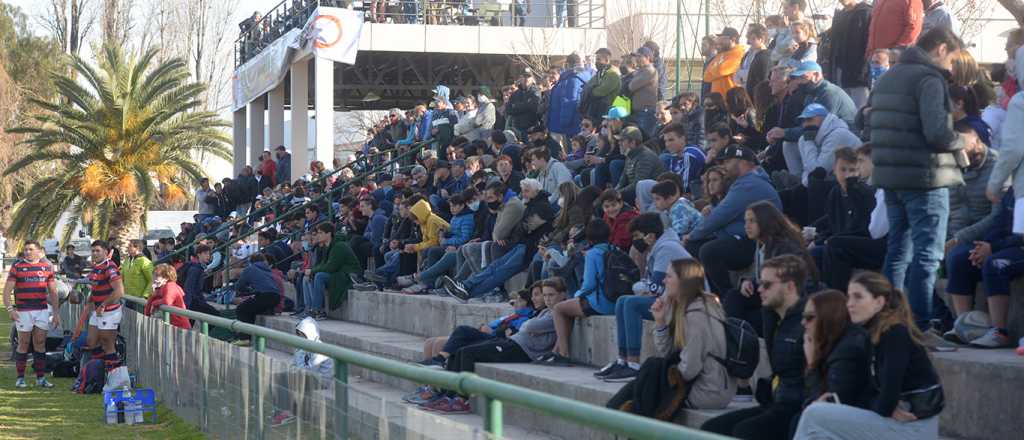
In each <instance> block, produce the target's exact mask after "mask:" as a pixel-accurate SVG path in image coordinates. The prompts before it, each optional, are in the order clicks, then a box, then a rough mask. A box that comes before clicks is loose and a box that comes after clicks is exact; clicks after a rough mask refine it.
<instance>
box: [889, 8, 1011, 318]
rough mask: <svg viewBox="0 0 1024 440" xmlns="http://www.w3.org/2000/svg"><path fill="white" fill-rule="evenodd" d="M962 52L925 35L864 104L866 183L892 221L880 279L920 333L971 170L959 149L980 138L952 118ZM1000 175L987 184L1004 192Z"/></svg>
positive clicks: (940, 37) (953, 39)
mask: <svg viewBox="0 0 1024 440" xmlns="http://www.w3.org/2000/svg"><path fill="white" fill-rule="evenodd" d="M878 9H879V6H878V5H876V6H875V10H876V11H877V10H878ZM872 26H874V23H872ZM964 49H965V46H964V44H963V41H962V40H960V38H959V37H957V36H956V35H955V34H953V33H952V31H950V30H948V29H934V30H932V31H930V32H929V33H928V34H926V35H923V36H922V37H921V39H920V40H919V41H918V42H917V45H915V46H912V47H910V48H908V49H907V50H906V51H904V52H903V55H902V56H901V57H900V61H899V63H897V64H896V65H894V66H893V67H892V69H890V70H889V72H887V73H886V74H885V75H883V76H882V77H881V78H879V79H878V83H877V84H875V87H874V89H873V90H872V94H871V103H870V104H869V105H870V107H871V113H870V116H869V117H870V118H871V121H870V122H871V132H870V133H871V147H872V149H871V160H872V162H873V163H874V165H875V169H874V173H873V174H872V177H871V180H872V183H874V184H875V185H876V186H878V187H879V188H881V189H884V190H885V205H886V212H887V213H888V217H889V240H888V246H889V247H888V251H887V254H886V258H885V266H884V273H885V274H886V276H888V277H889V279H890V280H892V281H893V284H895V285H897V286H905V287H906V292H907V299H908V300H909V302H910V307H911V309H912V310H913V312H914V318H915V320H916V321H917V323H918V325H919V326H921V328H922V329H927V328H928V323H929V320H930V319H931V317H932V314H931V311H932V309H931V301H932V293H933V291H934V287H935V273H936V271H937V270H938V268H939V263H940V261H941V260H942V258H943V251H944V248H943V246H944V244H945V242H946V225H947V222H948V218H949V188H950V187H953V186H960V185H963V184H964V179H963V174H962V171H961V168H964V167H966V166H969V163H967V162H969V160H968V159H967V155H966V153H965V152H964V151H963V150H964V145H965V144H966V143H969V142H974V139H975V138H976V137H977V135H976V134H975V133H974V132H973V130H969V133H957V132H956V131H955V130H954V127H953V119H952V116H951V109H950V107H951V104H950V93H949V85H948V82H947V80H946V78H948V75H949V71H950V69H952V66H953V60H955V59H956V58H957V57H958V56H959V52H960V51H961V50H964ZM1004 139H1005V138H1004ZM1004 147H1005V146H1004ZM1004 157H1005V156H1004ZM1002 159H1003V158H1002V157H1001V158H1000V161H1001V160H1002ZM999 169H1000V167H999V165H998V164H997V165H996V169H995V171H993V173H992V177H991V179H992V180H991V182H998V185H999V186H1000V187H1002V185H1003V183H1004V182H1005V181H1006V177H1007V175H1006V174H1002V175H1001V176H1000V175H999V174H998V171H999ZM990 186H991V183H990ZM990 200H991V198H990Z"/></svg>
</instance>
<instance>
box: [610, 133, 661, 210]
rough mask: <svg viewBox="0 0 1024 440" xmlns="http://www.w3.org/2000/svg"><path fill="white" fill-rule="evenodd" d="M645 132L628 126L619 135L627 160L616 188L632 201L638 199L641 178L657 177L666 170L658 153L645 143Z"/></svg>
mask: <svg viewBox="0 0 1024 440" xmlns="http://www.w3.org/2000/svg"><path fill="white" fill-rule="evenodd" d="M643 136H644V135H643V133H642V132H641V131H640V129H639V128H636V127H626V128H624V129H623V130H622V134H621V135H619V136H618V137H617V140H618V141H619V144H620V146H621V148H622V152H623V154H625V155H626V162H625V165H624V167H623V169H622V177H620V178H619V182H618V185H616V187H615V188H616V189H617V190H618V191H619V193H621V194H622V197H623V198H624V199H625V200H626V201H627V202H630V203H633V202H635V201H636V185H637V183H638V182H640V181H641V180H648V179H651V180H653V179H655V178H656V177H658V175H659V174H661V173H663V172H665V165H664V164H663V163H662V161H661V159H659V158H658V155H657V154H655V153H654V152H653V151H651V149H650V148H647V147H646V146H645V145H644V144H643Z"/></svg>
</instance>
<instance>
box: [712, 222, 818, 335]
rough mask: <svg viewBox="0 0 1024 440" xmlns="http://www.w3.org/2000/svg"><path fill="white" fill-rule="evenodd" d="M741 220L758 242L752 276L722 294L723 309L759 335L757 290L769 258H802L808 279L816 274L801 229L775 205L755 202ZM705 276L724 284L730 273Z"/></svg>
mask: <svg viewBox="0 0 1024 440" xmlns="http://www.w3.org/2000/svg"><path fill="white" fill-rule="evenodd" d="M743 219H744V223H745V224H744V229H745V230H746V233H747V238H749V239H751V240H754V241H756V242H757V250H755V251H754V264H753V266H752V269H753V273H752V276H750V277H745V278H743V279H741V280H740V287H739V289H730V290H728V291H726V292H725V293H724V294H723V295H722V306H723V307H724V308H725V312H726V314H727V315H729V316H730V317H733V318H739V319H743V320H745V321H748V322H750V323H751V325H753V326H754V328H755V329H757V331H758V332H759V333H760V332H762V331H763V328H762V325H761V323H762V319H761V296H760V295H758V293H757V287H758V284H759V281H760V280H759V277H760V274H761V265H762V264H763V263H764V262H765V261H767V260H769V259H771V258H774V257H777V256H779V255H787V254H790V255H796V256H798V257H801V258H803V260H804V262H806V263H807V267H808V272H809V273H810V274H812V275H811V276H810V277H809V278H810V279H815V278H816V273H817V271H816V270H815V269H814V267H815V266H814V260H813V259H812V258H811V256H810V254H808V253H807V244H806V242H805V241H804V238H803V236H802V235H801V234H800V230H799V229H797V226H796V225H795V224H793V222H792V221H790V220H789V219H788V218H786V216H785V215H783V214H782V211H779V209H778V208H776V207H775V205H772V204H771V203H769V202H757V203H754V204H752V205H750V207H748V208H747V211H746V212H745V213H744V214H743ZM708 276H709V279H710V280H711V282H712V284H714V283H715V280H716V279H722V281H719V282H720V283H725V281H726V280H727V278H728V276H729V274H728V272H725V273H709V274H708ZM717 285H730V284H729V283H725V284H717ZM800 287H803V286H800Z"/></svg>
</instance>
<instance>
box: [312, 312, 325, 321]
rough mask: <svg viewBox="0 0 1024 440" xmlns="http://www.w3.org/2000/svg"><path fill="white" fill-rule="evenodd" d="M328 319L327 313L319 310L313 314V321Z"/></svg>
mask: <svg viewBox="0 0 1024 440" xmlns="http://www.w3.org/2000/svg"><path fill="white" fill-rule="evenodd" d="M327 318H328V317H327V312H325V311H323V310H318V311H316V312H315V313H314V314H313V319H314V320H317V321H326V320H327Z"/></svg>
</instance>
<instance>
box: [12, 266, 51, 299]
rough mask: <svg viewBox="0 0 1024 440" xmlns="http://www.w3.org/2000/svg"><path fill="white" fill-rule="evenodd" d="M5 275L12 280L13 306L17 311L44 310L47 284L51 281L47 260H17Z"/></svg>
mask: <svg viewBox="0 0 1024 440" xmlns="http://www.w3.org/2000/svg"><path fill="white" fill-rule="evenodd" d="M7 276H8V278H7V279H8V280H13V281H14V306H15V307H16V308H17V309H18V311H31V310H46V296H47V286H48V285H49V284H50V283H51V282H53V266H51V265H50V262H49V261H46V260H39V261H37V262H35V263H30V262H28V261H25V260H18V262H17V263H14V265H13V266H11V271H10V272H9V273H8V274H7Z"/></svg>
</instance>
